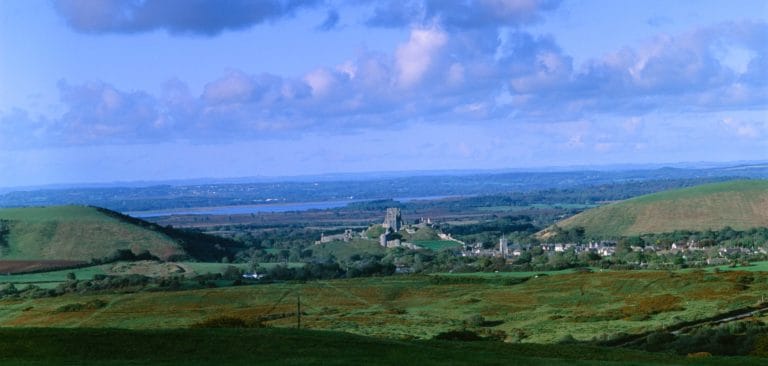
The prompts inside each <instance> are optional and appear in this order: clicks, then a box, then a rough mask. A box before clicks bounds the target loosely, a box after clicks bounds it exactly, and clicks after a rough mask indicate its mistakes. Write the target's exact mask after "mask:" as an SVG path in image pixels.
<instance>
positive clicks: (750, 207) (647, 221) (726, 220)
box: [558, 180, 768, 238]
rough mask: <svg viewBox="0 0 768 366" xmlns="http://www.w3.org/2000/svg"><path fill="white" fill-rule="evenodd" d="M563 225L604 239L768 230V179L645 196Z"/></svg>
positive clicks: (592, 211)
mask: <svg viewBox="0 0 768 366" xmlns="http://www.w3.org/2000/svg"><path fill="white" fill-rule="evenodd" d="M558 226H560V227H562V228H566V229H568V228H573V227H579V226H580V227H584V229H585V233H586V235H587V236H591V237H603V238H615V237H619V236H626V235H637V234H643V233H663V232H670V231H674V230H697V231H698V230H709V229H712V230H719V229H722V228H723V227H726V226H731V227H733V228H734V229H737V230H745V229H750V228H753V227H761V226H768V181H767V180H749V181H731V182H725V183H714V184H706V185H701V186H697V187H691V188H686V189H678V190H672V191H666V192H661V193H655V194H650V195H645V196H640V197H637V198H633V199H629V200H626V201H622V202H618V203H614V204H610V205H606V206H602V207H598V208H594V209H591V210H587V211H584V212H582V213H580V214H578V215H575V216H573V217H571V218H568V219H566V220H564V221H562V222H560V223H558Z"/></svg>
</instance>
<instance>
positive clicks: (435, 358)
mask: <svg viewBox="0 0 768 366" xmlns="http://www.w3.org/2000/svg"><path fill="white" fill-rule="evenodd" d="M84 345H87V347H84ZM761 362H764V359H759V358H749V357H712V358H705V359H691V358H686V357H681V356H674V355H668V354H652V353H646V352H640V351H633V350H626V349H609V348H597V347H589V346H583V345H558V346H551V345H536V344H504V343H499V342H487V341H486V342H447V341H396V340H387V339H379V338H369V337H362V336H356V335H352V334H345V333H339V332H327V331H311V330H295V329H175V330H142V331H129V330H117V329H39V328H38V329H0V364H2V365H4V366H11V365H47V364H77V365H446V364H450V365H532V366H536V365H563V366H565V365H638V366H644V365H739V366H747V365H760V364H762V363H761Z"/></svg>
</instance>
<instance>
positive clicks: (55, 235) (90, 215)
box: [0, 206, 184, 261]
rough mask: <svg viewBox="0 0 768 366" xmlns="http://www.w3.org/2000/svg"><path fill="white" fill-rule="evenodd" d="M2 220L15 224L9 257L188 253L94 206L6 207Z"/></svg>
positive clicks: (5, 257)
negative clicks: (129, 250) (122, 252)
mask: <svg viewBox="0 0 768 366" xmlns="http://www.w3.org/2000/svg"><path fill="white" fill-rule="evenodd" d="M0 219H2V220H6V221H9V222H10V233H9V234H8V235H7V236H6V240H7V242H8V248H7V249H5V250H4V253H3V258H2V259H3V260H22V259H28V260H41V259H56V260H82V261H89V260H91V259H92V258H104V257H106V256H108V255H110V254H112V253H113V252H114V251H115V250H116V249H131V250H133V251H134V252H138V251H141V250H148V251H150V252H151V253H152V254H154V255H156V256H158V257H161V258H166V257H168V256H170V255H174V254H183V253H184V250H183V249H182V248H181V246H180V245H179V244H178V243H176V242H175V241H174V240H172V239H171V238H169V237H167V236H166V235H164V234H162V233H159V232H155V231H152V230H148V229H145V228H142V227H139V226H136V225H133V224H130V223H127V222H123V221H121V220H119V219H117V218H114V217H110V216H108V215H106V214H104V213H102V212H100V211H99V210H97V209H96V208H93V207H84V206H56V207H30V208H9V209H0Z"/></svg>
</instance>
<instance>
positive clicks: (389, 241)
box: [315, 208, 768, 268]
mask: <svg viewBox="0 0 768 366" xmlns="http://www.w3.org/2000/svg"><path fill="white" fill-rule="evenodd" d="M415 222H416V223H415V224H412V225H408V224H406V223H405V222H404V220H403V216H402V213H401V211H400V209H399V208H388V209H387V210H386V213H385V217H384V220H383V222H382V223H381V224H379V225H374V226H372V227H376V226H379V227H380V228H381V229H382V232H381V234H380V235H378V243H379V245H380V246H382V247H384V248H407V249H411V250H423V249H426V248H424V247H421V246H419V245H418V242H409V241H407V240H404V236H410V235H413V234H415V233H416V232H417V231H418V230H421V229H424V228H430V229H432V230H435V234H436V235H437V238H439V240H441V241H444V242H450V241H452V242H455V245H453V246H448V248H452V249H451V250H450V251H451V252H452V253H454V254H455V255H456V256H459V257H463V258H468V259H469V258H483V257H486V258H503V259H504V260H505V262H506V263H509V264H520V263H524V262H529V261H531V258H532V257H543V258H548V257H553V256H557V255H560V256H572V257H574V258H587V259H590V260H592V261H597V260H611V261H612V262H620V261H624V262H627V263H629V264H631V265H633V268H649V263H655V264H656V267H658V266H659V264H664V265H668V266H671V265H681V264H683V263H684V264H685V265H686V266H691V267H702V266H717V265H727V264H734V263H738V262H743V261H747V260H761V259H763V258H766V257H768V248H766V247H755V248H748V247H740V246H726V245H713V243H712V242H711V241H705V240H692V239H689V240H681V241H677V242H672V243H671V244H670V243H666V245H662V244H651V245H648V244H645V245H637V244H629V243H625V242H622V241H621V240H597V241H587V242H585V243H576V242H565V243H563V242H543V243H541V242H529V243H521V242H512V243H511V242H510V241H509V239H508V238H507V236H506V235H502V236H501V237H499V238H498V244H497V245H489V243H482V242H473V243H467V242H464V241H462V240H460V239H457V238H454V237H452V236H451V234H446V233H443V232H440V231H439V230H437V229H436V225H433V223H432V220H431V219H430V218H420V219H418V220H416V221H415ZM369 233H370V228H369V229H368V230H362V231H354V230H352V229H346V230H345V231H344V232H343V233H341V234H335V235H321V238H320V240H318V241H316V242H315V243H316V244H321V243H328V242H332V241H345V242H349V241H351V240H354V239H364V240H372V239H371V238H370V236H369ZM403 234H405V235H403Z"/></svg>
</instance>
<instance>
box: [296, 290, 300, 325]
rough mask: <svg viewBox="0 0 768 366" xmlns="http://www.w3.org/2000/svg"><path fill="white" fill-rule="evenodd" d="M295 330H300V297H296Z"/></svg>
mask: <svg viewBox="0 0 768 366" xmlns="http://www.w3.org/2000/svg"><path fill="white" fill-rule="evenodd" d="M296 329H301V295H296Z"/></svg>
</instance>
